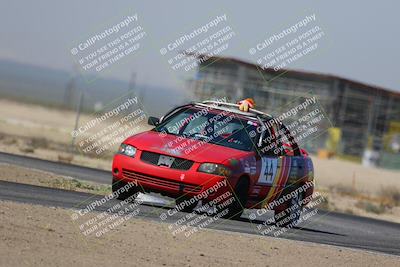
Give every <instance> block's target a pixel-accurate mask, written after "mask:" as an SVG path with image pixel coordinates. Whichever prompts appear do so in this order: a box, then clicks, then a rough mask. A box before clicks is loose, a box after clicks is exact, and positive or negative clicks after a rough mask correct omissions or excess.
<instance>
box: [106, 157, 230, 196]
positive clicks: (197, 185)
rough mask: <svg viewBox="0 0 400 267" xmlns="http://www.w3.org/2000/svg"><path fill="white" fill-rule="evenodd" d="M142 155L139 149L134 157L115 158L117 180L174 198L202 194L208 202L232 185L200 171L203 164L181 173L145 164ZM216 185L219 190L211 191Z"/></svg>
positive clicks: (145, 190)
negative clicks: (198, 170) (134, 183)
mask: <svg viewBox="0 0 400 267" xmlns="http://www.w3.org/2000/svg"><path fill="white" fill-rule="evenodd" d="M141 153H142V151H140V150H138V151H137V153H136V155H135V157H134V158H132V157H128V156H125V155H121V154H117V155H115V156H114V161H113V166H112V173H113V176H114V178H115V179H117V180H123V181H125V182H137V183H138V185H139V186H140V187H141V190H142V191H144V192H156V193H160V194H162V195H166V196H170V197H174V198H176V197H181V196H185V197H193V196H196V195H200V194H203V195H205V196H206V197H205V199H207V200H212V199H214V198H216V197H218V196H220V195H222V194H224V193H225V192H227V191H229V188H230V186H229V183H228V182H227V181H226V178H225V177H222V176H217V175H211V174H207V173H201V172H197V169H198V167H199V165H200V164H199V163H197V162H195V163H194V164H193V166H192V167H191V168H190V169H188V170H178V169H172V168H168V167H160V166H157V165H153V164H149V163H147V162H145V161H142V160H141ZM224 184H225V185H224ZM216 185H220V187H218V189H217V190H216V191H215V190H211V189H210V188H216ZM210 191H213V192H212V193H210ZM203 192H207V194H204V193H203Z"/></svg>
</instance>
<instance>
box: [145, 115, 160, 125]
mask: <svg viewBox="0 0 400 267" xmlns="http://www.w3.org/2000/svg"><path fill="white" fill-rule="evenodd" d="M159 122H160V119H159V118H156V117H149V119H148V120H147V123H148V124H149V125H153V126H157V124H158V123H159Z"/></svg>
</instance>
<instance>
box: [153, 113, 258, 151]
mask: <svg viewBox="0 0 400 267" xmlns="http://www.w3.org/2000/svg"><path fill="white" fill-rule="evenodd" d="M257 126H258V122H256V121H254V120H248V119H246V118H244V117H239V116H238V115H237V114H234V113H231V112H228V111H221V110H215V109H206V108H205V109H197V108H189V109H185V110H182V111H180V112H178V113H176V114H174V115H172V116H171V117H168V118H167V119H166V120H165V121H163V122H162V123H161V124H160V125H157V127H156V128H155V129H154V130H155V131H158V132H165V133H168V134H173V135H179V136H184V137H187V138H193V139H198V140H202V141H206V142H209V143H212V144H217V145H221V146H226V147H230V148H235V149H239V150H245V151H250V150H252V148H253V146H254V143H255V142H254V138H255V137H256V135H257V134H256V133H257V131H256V130H257ZM250 133H251V134H250ZM250 135H251V136H252V137H250Z"/></svg>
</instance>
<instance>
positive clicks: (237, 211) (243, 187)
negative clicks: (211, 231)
mask: <svg viewBox="0 0 400 267" xmlns="http://www.w3.org/2000/svg"><path fill="white" fill-rule="evenodd" d="M248 189H249V181H248V180H247V179H246V178H240V180H239V181H238V182H237V183H236V186H235V191H234V194H233V197H234V200H233V202H232V203H231V204H230V205H229V206H227V207H223V208H218V205H217V211H218V212H222V211H223V210H224V209H228V213H227V214H226V215H224V216H223V218H225V219H232V220H238V219H240V216H242V213H243V211H244V207H245V205H246V202H247V198H248V195H247V191H248Z"/></svg>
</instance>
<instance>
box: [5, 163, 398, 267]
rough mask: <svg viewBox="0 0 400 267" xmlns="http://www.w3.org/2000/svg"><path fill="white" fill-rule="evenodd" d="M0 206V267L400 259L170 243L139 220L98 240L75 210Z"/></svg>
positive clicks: (261, 244) (232, 238)
mask: <svg viewBox="0 0 400 267" xmlns="http://www.w3.org/2000/svg"><path fill="white" fill-rule="evenodd" d="M0 167H1V168H0V179H1V180H9V181H14V182H26V183H29V184H34V185H42V186H52V187H57V188H63V189H69V190H77V191H85V192H92V193H101V192H103V191H104V190H105V191H107V190H109V189H107V188H101V187H91V186H88V184H85V185H84V186H83V185H82V184H77V183H76V182H73V181H72V179H71V178H70V177H61V176H59V175H56V174H53V173H49V172H42V171H35V170H31V169H25V168H17V169H16V171H15V172H13V176H12V177H13V178H12V179H10V178H9V177H10V174H11V173H7V172H6V170H7V169H10V168H8V167H9V166H6V165H4V164H3V165H1V166H0ZM54 180H57V181H58V182H56V183H55V182H54ZM0 207H1V209H0V239H1V242H0V266H77V265H78V266H100V265H101V266H104V265H106V266H108V265H110V266H111V265H112V266H114V265H119V266H133V265H135V266H211V265H212V266H230V265H234V266H243V265H252V266H313V265H318V266H323V265H327V266H349V265H351V266H395V265H396V264H397V263H398V262H399V257H396V256H390V255H385V254H380V253H372V252H366V251H362V250H355V249H347V248H341V247H335V246H328V245H321V244H313V243H307V242H300V241H292V240H285V239H279V238H278V239H276V238H271V237H265V236H264V237H261V236H254V235H247V234H239V233H231V232H224V231H218V230H211V229H203V230H200V231H199V232H197V233H194V234H193V235H190V236H188V237H185V236H184V235H176V236H174V235H172V233H171V231H169V229H168V224H164V223H158V222H154V221H150V220H145V219H141V218H135V219H133V218H132V219H129V220H127V221H125V222H124V223H123V224H121V225H119V226H118V227H115V228H114V229H112V230H110V231H109V232H107V233H105V234H103V235H101V236H100V237H95V236H93V235H89V236H85V235H83V233H82V232H81V231H80V229H79V226H78V224H76V223H75V222H74V221H73V220H72V219H71V214H72V213H73V210H70V209H62V208H56V207H44V206H40V205H31V204H22V203H14V202H8V201H0ZM94 213H95V212H91V214H90V215H91V216H92V215H93V216H95V214H94ZM55 248H57V249H55ZM288 251H290V253H287V252H288ZM283 255H285V256H283Z"/></svg>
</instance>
